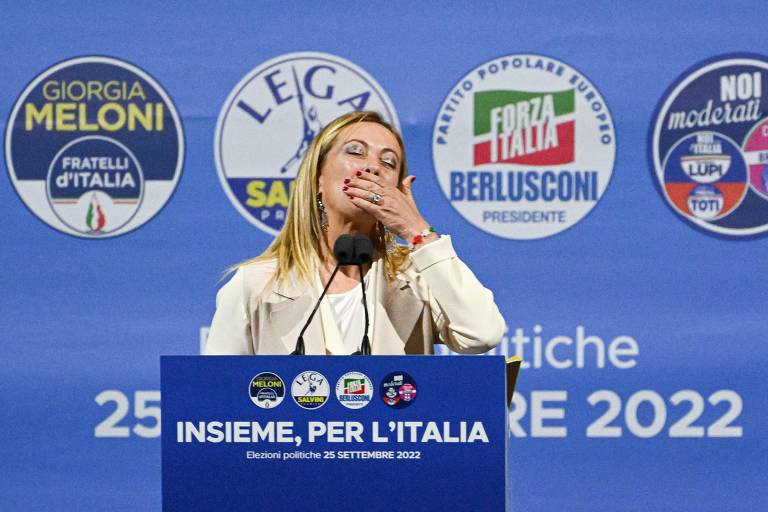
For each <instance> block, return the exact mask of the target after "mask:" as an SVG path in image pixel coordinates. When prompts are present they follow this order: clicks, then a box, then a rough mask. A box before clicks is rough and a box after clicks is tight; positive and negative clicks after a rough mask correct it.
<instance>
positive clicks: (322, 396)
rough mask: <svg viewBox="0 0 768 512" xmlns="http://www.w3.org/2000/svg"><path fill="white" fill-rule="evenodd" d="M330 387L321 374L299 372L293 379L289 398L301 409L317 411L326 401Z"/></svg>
mask: <svg viewBox="0 0 768 512" xmlns="http://www.w3.org/2000/svg"><path fill="white" fill-rule="evenodd" d="M330 394H331V387H330V385H329V384H328V379H326V378H325V376H324V375H323V374H322V373H319V372H314V371H305V372H301V373H300V374H298V375H297V376H296V378H295V379H293V383H292V384H291V396H292V397H293V401H294V402H296V405H298V406H299V407H301V408H302V409H310V410H311V409H319V408H320V407H322V406H323V405H325V403H326V402H327V401H328V396H329V395H330Z"/></svg>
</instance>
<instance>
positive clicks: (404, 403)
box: [379, 372, 416, 409]
mask: <svg viewBox="0 0 768 512" xmlns="http://www.w3.org/2000/svg"><path fill="white" fill-rule="evenodd" d="M379 394H380V396H381V399H382V400H384V403H385V404H387V405H388V406H390V407H392V408H393V409H405V408H406V407H408V406H409V405H411V404H412V403H413V402H414V401H415V400H416V381H415V380H414V379H413V377H411V376H410V375H408V374H407V373H405V372H392V373H390V374H389V375H387V376H386V377H384V379H383V380H382V381H381V385H380V386H379Z"/></svg>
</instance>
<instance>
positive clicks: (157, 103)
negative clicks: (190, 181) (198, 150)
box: [5, 56, 184, 238]
mask: <svg viewBox="0 0 768 512" xmlns="http://www.w3.org/2000/svg"><path fill="white" fill-rule="evenodd" d="M5 158H6V163H7V167H8V173H9V175H10V178H11V182H12V183H13V185H14V187H15V188H16V192H17V193H18V194H19V197H20V198H21V199H22V201H23V202H24V204H25V205H26V206H27V208H29V209H30V211H32V212H33V213H34V214H35V215H36V216H37V217H38V218H40V219H41V220H42V221H43V222H45V223H46V224H48V225H49V226H51V227H53V228H54V229H57V230H59V231H62V232H64V233H67V234H70V235H75V236H78V237H83V238H109V237H113V236H117V235H122V234H125V233H128V232H130V231H133V230H135V229H137V228H139V227H141V226H142V225H144V224H145V223H146V222H148V221H149V220H150V219H152V217H154V216H155V215H156V214H157V213H158V212H159V211H160V210H161V209H162V208H163V206H165V204H166V203H167V202H168V200H169V199H170V197H171V195H172V194H173V191H174V190H175V189H176V185H177V184H178V181H179V177H180V176H181V169H182V165H183V158H184V136H183V132H182V126H181V121H180V119H179V115H178V113H177V112H176V108H175V106H174V105H173V103H172V101H171V98H170V97H169V96H168V94H167V93H166V92H165V90H164V89H163V88H162V86H161V85H160V84H159V83H158V82H157V81H156V80H155V79H154V78H152V77H151V76H149V74H147V73H146V72H145V71H143V70H142V69H140V68H138V67H137V66H135V65H133V64H130V63H127V62H125V61H122V60H119V59H116V58H111V57H97V56H93V57H78V58H74V59H69V60H66V61H64V62H60V63H58V64H56V65H54V66H51V67H50V68H48V69H46V70H45V71H43V72H42V73H41V74H40V75H38V76H37V77H35V78H34V79H33V80H32V82H30V84H29V85H28V86H27V87H26V88H25V89H24V91H23V92H22V93H21V95H20V96H19V98H18V100H17V101H16V104H15V105H14V107H13V110H12V112H11V115H10V117H9V120H8V124H7V127H6V133H5Z"/></svg>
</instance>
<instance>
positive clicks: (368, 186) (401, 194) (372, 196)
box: [344, 171, 429, 241]
mask: <svg viewBox="0 0 768 512" xmlns="http://www.w3.org/2000/svg"><path fill="white" fill-rule="evenodd" d="M415 179H416V177H415V176H406V178H405V179H404V180H403V183H402V186H403V189H402V191H401V190H400V189H398V188H397V187H396V186H395V185H394V184H391V183H388V182H387V180H385V179H384V178H382V177H381V176H376V175H375V174H374V173H372V172H364V171H358V172H357V175H356V176H352V177H351V178H349V183H345V187H346V189H345V190H344V193H345V194H347V196H349V198H350V200H351V201H352V202H353V203H354V204H355V206H357V207H358V208H360V209H361V210H364V211H366V212H367V213H369V214H370V215H371V216H373V217H374V218H376V220H378V221H379V222H381V223H382V224H383V225H384V226H386V227H387V228H389V229H390V231H393V232H395V233H397V234H398V236H400V238H402V239H403V240H408V241H410V240H411V239H413V237H414V236H416V235H417V234H419V233H421V232H422V231H423V230H424V229H427V228H429V224H428V223H427V221H425V220H424V218H423V217H422V216H421V214H420V213H419V210H418V208H416V201H414V199H413V194H412V193H411V186H412V185H413V181H414V180H415ZM376 199H378V201H377V202H374V200H376Z"/></svg>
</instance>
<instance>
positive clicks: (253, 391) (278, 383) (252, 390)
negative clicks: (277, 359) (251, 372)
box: [249, 372, 285, 409]
mask: <svg viewBox="0 0 768 512" xmlns="http://www.w3.org/2000/svg"><path fill="white" fill-rule="evenodd" d="M249 394H250V397H251V402H253V403H254V404H256V405H257V406H258V407H261V408H262V409H272V408H274V407H277V406H278V405H280V404H281V403H282V401H283V398H285V382H283V379H281V378H280V377H279V376H278V375H277V374H275V373H271V372H262V373H259V374H258V375H256V376H255V377H254V378H252V379H251V385H250V386H249Z"/></svg>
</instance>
